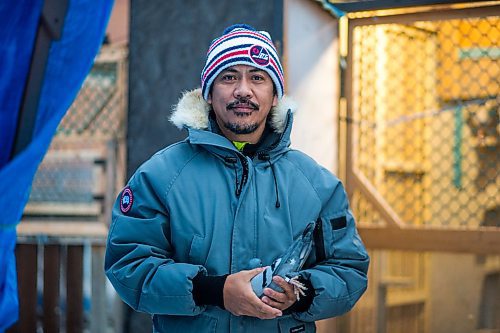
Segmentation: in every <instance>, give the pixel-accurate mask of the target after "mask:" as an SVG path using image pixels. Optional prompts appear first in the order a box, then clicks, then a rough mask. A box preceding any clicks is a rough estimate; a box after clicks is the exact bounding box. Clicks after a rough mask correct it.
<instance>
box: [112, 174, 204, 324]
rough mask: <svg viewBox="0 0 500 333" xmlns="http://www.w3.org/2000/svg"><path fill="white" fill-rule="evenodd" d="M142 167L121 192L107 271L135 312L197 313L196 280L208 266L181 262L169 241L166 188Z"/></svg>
mask: <svg viewBox="0 0 500 333" xmlns="http://www.w3.org/2000/svg"><path fill="white" fill-rule="evenodd" d="M151 179H152V177H151V176H150V175H148V173H147V172H145V171H144V170H139V171H138V172H137V173H136V174H135V175H134V176H133V177H132V179H131V180H130V182H129V184H128V185H127V187H125V189H124V190H122V192H121V194H120V195H119V196H118V198H117V200H116V202H115V205H114V207H113V213H112V223H111V226H110V230H109V235H108V240H107V245H106V256H105V271H106V275H107V277H108V279H109V281H110V282H111V284H112V285H113V287H114V288H115V290H116V291H117V293H118V294H119V295H120V297H121V298H122V299H123V301H124V302H125V303H127V304H128V305H130V306H131V307H132V308H133V309H134V310H136V311H141V312H146V313H151V314H153V313H154V314H169V315H197V314H199V313H200V312H201V311H203V310H204V307H199V306H196V304H195V302H194V300H193V294H192V290H193V284H192V279H193V278H194V277H195V276H196V275H197V274H198V273H199V272H200V271H205V269H204V268H203V267H202V266H198V265H191V264H185V263H177V262H175V261H174V260H173V259H172V257H173V253H174V249H173V248H172V245H171V242H170V241H169V230H170V226H169V215H168V211H167V208H166V206H165V203H164V200H165V195H164V193H162V192H163V189H162V188H161V186H160V185H158V183H163V182H161V181H158V180H156V181H155V182H152V181H151Z"/></svg>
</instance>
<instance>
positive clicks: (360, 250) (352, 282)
mask: <svg viewBox="0 0 500 333" xmlns="http://www.w3.org/2000/svg"><path fill="white" fill-rule="evenodd" d="M314 182H315V183H316V184H317V186H316V191H317V193H318V196H319V197H320V199H321V201H322V210H321V213H320V216H319V217H318V220H317V223H320V224H321V229H320V230H318V231H319V232H318V235H316V236H317V237H316V239H315V241H316V242H317V241H318V240H320V241H321V243H322V244H320V245H319V248H318V244H316V245H315V248H314V249H313V251H314V252H315V253H314V254H313V256H315V257H316V256H317V257H316V258H315V260H314V261H315V264H313V265H312V266H309V267H306V268H305V269H304V270H303V271H301V272H300V275H301V276H302V278H304V279H306V280H309V281H310V283H311V284H312V286H313V288H314V293H315V295H314V298H313V301H312V304H311V306H310V307H309V309H308V310H307V311H305V312H297V313H294V314H293V315H294V317H295V318H296V319H299V320H303V321H315V320H321V319H325V318H330V317H335V316H339V315H342V314H344V313H346V312H348V311H349V310H351V309H352V307H353V306H354V304H355V303H356V302H357V301H358V300H359V298H360V297H361V295H362V294H363V293H364V292H365V290H366V288H367V272H368V265H369V261H370V259H369V256H368V253H367V252H366V249H365V247H364V245H363V243H362V241H361V239H360V237H359V235H358V232H357V230H356V225H355V221H354V218H353V215H352V212H351V210H350V208H349V203H348V200H347V195H346V192H345V190H344V187H343V186H342V183H341V182H340V181H339V180H338V179H337V178H336V177H335V176H333V175H332V174H330V173H329V172H328V171H327V170H323V173H319V174H317V176H315V179H314Z"/></svg>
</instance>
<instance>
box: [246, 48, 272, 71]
mask: <svg viewBox="0 0 500 333" xmlns="http://www.w3.org/2000/svg"><path fill="white" fill-rule="evenodd" d="M248 53H249V56H250V59H252V61H253V62H255V63H256V64H257V65H259V66H267V65H268V64H269V52H267V50H266V49H265V48H264V47H262V46H260V45H254V46H252V47H251V48H250V49H249V50H248Z"/></svg>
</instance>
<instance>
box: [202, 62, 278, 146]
mask: <svg viewBox="0 0 500 333" xmlns="http://www.w3.org/2000/svg"><path fill="white" fill-rule="evenodd" d="M208 103H209V104H211V105H212V108H213V110H214V112H215V115H216V118H217V123H218V124H219V127H220V128H221V130H222V132H223V133H224V135H225V136H226V137H228V138H229V139H231V140H235V141H249V142H253V143H255V142H256V141H258V140H259V139H260V136H261V135H262V132H263V131H264V128H265V126H266V118H267V115H268V114H269V111H270V110H271V108H272V107H273V106H276V104H277V103H278V98H277V96H276V95H275V94H274V84H273V80H272V79H271V77H270V76H269V74H267V72H265V71H263V70H261V69H258V68H255V67H252V66H247V65H236V66H232V67H229V68H226V69H225V70H224V71H222V72H221V73H220V74H219V75H218V76H217V77H216V78H215V80H214V83H213V86H212V91H211V93H210V95H209V96H208Z"/></svg>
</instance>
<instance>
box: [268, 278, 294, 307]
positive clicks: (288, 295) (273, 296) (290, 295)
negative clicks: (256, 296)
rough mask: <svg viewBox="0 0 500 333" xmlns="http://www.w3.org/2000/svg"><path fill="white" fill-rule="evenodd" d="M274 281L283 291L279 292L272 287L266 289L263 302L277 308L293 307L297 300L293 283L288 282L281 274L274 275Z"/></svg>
mask: <svg viewBox="0 0 500 333" xmlns="http://www.w3.org/2000/svg"><path fill="white" fill-rule="evenodd" d="M273 281H274V283H276V284H277V285H278V286H280V287H281V289H283V292H282V293H280V292H277V291H275V290H272V289H271V288H265V289H264V295H265V296H264V297H262V302H264V303H266V304H268V305H269V306H272V307H273V308H275V309H279V310H281V311H284V310H286V309H288V308H289V307H291V306H292V305H293V304H294V303H295V302H296V301H297V296H295V293H294V290H293V285H291V284H289V283H288V282H286V281H285V280H284V279H283V278H282V277H281V276H275V277H273Z"/></svg>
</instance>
